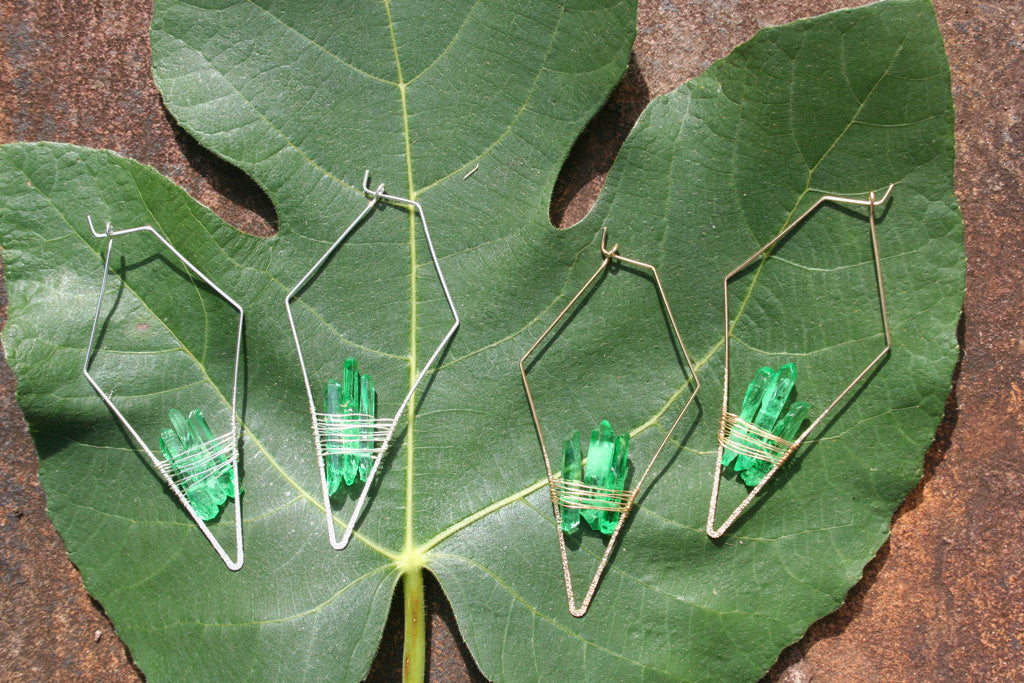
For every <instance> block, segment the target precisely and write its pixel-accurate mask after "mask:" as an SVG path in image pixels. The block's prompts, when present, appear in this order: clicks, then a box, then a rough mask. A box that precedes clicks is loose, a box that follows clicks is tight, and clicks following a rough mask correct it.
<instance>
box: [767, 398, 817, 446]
mask: <svg viewBox="0 0 1024 683" xmlns="http://www.w3.org/2000/svg"><path fill="white" fill-rule="evenodd" d="M810 410H811V406H810V404H808V403H804V402H803V401H797V402H796V403H793V404H792V405H790V406H789V410H787V411H786V414H785V415H783V416H782V417H780V418H779V421H778V422H777V423H776V425H775V429H773V430H772V433H773V434H777V435H778V436H779V437H780V438H782V439H785V440H786V441H792V440H793V439H795V438H796V434H797V432H799V431H800V426H801V425H803V423H804V420H806V419H807V413H809V412H810Z"/></svg>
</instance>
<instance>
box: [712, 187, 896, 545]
mask: <svg viewBox="0 0 1024 683" xmlns="http://www.w3.org/2000/svg"><path fill="white" fill-rule="evenodd" d="M895 186H896V183H890V184H889V187H888V188H887V189H886V190H885V194H883V195H882V197H881V198H876V197H875V193H874V192H873V191H872V192H869V193H868V198H867V199H853V198H851V197H838V196H835V195H823V196H821V197H819V198H818V200H817V201H816V202H814V203H813V204H811V206H810V207H809V208H808V209H807V210H806V211H804V212H803V213H802V214H800V215H799V216H798V217H797V218H796V219H795V220H793V221H792V222H790V223H789V225H787V226H786V227H784V228H783V229H782V231H781V232H779V234H778V235H776V236H775V237H774V238H772V240H771V241H770V242H768V243H767V244H766V245H764V246H763V247H761V248H760V249H758V250H757V251H756V252H754V254H753V255H752V256H750V257H749V258H748V259H747V260H746V261H744V262H743V263H741V264H740V265H738V266H736V267H735V268H733V270H732V271H731V272H730V273H729V274H728V275H726V276H725V278H723V279H722V290H723V292H724V297H725V332H724V335H723V339H724V346H725V350H724V353H725V359H724V362H725V371H724V372H723V387H722V420H723V424H724V421H725V419H726V417H725V416H726V415H727V414H729V335H730V333H729V280H730V279H731V278H732V277H733V276H735V275H736V274H737V273H739V272H741V271H743V270H744V269H745V268H746V267H747V266H749V265H750V264H751V263H753V262H754V261H756V260H757V259H758V258H760V257H761V255H762V254H765V253H767V252H769V251H771V250H772V249H773V248H774V247H775V245H776V244H778V243H779V242H780V241H781V240H782V239H783V238H784V237H785V236H786V235H788V234H789V233H790V232H792V231H793V230H794V229H796V227H797V226H798V225H800V223H802V222H803V221H804V220H805V219H806V218H807V217H808V216H810V215H811V214H812V213H814V211H815V210H817V208H818V207H819V206H821V205H822V204H824V203H825V202H832V203H836V204H854V205H857V206H866V207H868V229H869V231H870V234H871V253H872V256H873V258H874V264H875V280H876V282H877V284H878V299H879V303H880V304H881V309H882V329H883V331H884V332H885V348H883V349H882V351H881V353H879V354H878V355H877V356H875V358H874V360H872V361H871V362H870V363H868V365H867V367H865V368H864V369H863V370H861V372H860V374H858V375H857V376H856V377H854V378H853V381H852V382H850V384H849V385H847V387H846V388H845V389H843V390H842V391H841V392H840V393H839V395H838V396H836V398H835V400H833V401H832V403H830V404H829V405H828V407H826V408H825V410H823V411H822V412H821V414H820V415H818V417H817V418H816V419H815V420H814V421H813V422H811V425H810V426H809V427H808V428H807V429H805V430H804V431H803V432H801V433H800V435H799V436H798V437H797V438H796V440H794V441H793V443H792V444H791V445H790V446H789V448H788V449H787V450H786V451H785V452H784V453H783V454H782V456H781V457H780V458H779V459H778V461H777V462H775V463H774V466H773V467H772V469H771V470H770V471H769V472H768V473H767V474H766V475H765V476H764V478H763V479H761V481H760V482H758V484H757V486H755V487H754V488H753V489H752V490H751V491H750V493H748V494H747V497H746V498H744V499H743V502H741V503H740V504H739V505H738V506H737V507H736V509H735V510H733V511H732V513H731V514H730V515H729V517H728V518H727V519H726V520H725V522H723V523H722V525H721V526H720V527H718V528H717V529H716V528H715V517H716V513H717V511H718V489H719V484H720V483H721V477H722V450H723V447H724V444H723V443H722V440H721V437H719V444H718V457H717V459H716V460H715V478H714V480H713V484H712V488H711V502H710V504H709V505H708V523H707V527H706V531H707V535H708V536H710V537H711V538H719V537H720V536H722V534H724V533H725V532H726V531H727V530H728V529H729V527H730V526H732V524H733V522H735V521H736V519H737V518H738V517H739V516H740V515H741V514H743V511H744V510H746V509H747V506H748V505H750V503H751V501H753V500H754V498H755V497H757V494H758V493H760V492H761V489H762V488H764V486H765V484H767V483H768V482H769V481H770V480H771V478H772V477H773V476H775V473H776V472H777V471H778V470H779V468H780V467H782V465H784V464H785V462H786V460H788V459H789V457H790V456H791V455H792V454H793V453H794V452H795V451H796V450H797V449H798V448H799V447H800V444H802V443H803V442H804V439H806V438H807V435H808V434H810V433H811V432H812V431H813V430H814V428H815V427H817V426H818V424H819V423H820V422H821V421H822V420H823V419H824V418H825V416H826V415H828V414H829V413H830V412H832V409H833V408H835V407H836V405H837V404H838V403H839V402H840V401H842V400H843V399H844V398H845V397H846V395H847V394H849V393H850V391H852V390H853V388H854V387H855V386H856V385H857V384H858V383H859V382H860V381H861V380H862V379H864V377H865V376H866V375H867V374H868V373H869V372H871V370H872V369H873V368H874V367H875V366H876V365H878V364H879V363H880V362H881V360H882V359H883V358H885V356H886V355H888V354H889V352H890V350H891V349H892V335H891V334H890V332H889V313H888V309H887V308H886V305H885V285H884V284H883V283H882V259H881V257H880V256H879V254H878V234H877V231H876V229H875V207H876V206H881V205H882V204H884V203H885V202H886V201H887V200H888V199H889V195H890V194H891V193H892V190H893V188H894V187H895ZM751 457H756V456H751ZM760 459H763V458H760Z"/></svg>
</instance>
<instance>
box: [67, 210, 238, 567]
mask: <svg viewBox="0 0 1024 683" xmlns="http://www.w3.org/2000/svg"><path fill="white" fill-rule="evenodd" d="M87 220H88V221H89V230H90V231H91V232H92V234H93V237H101V238H102V237H105V238H107V255H106V258H105V259H104V261H103V279H102V280H101V282H100V295H99V299H98V300H97V301H96V315H95V316H94V317H93V321H92V331H91V332H90V333H89V345H88V347H87V348H86V350H85V362H84V364H83V365H82V374H84V375H85V378H86V379H87V380H89V384H91V385H92V387H93V389H95V390H96V393H98V394H99V395H100V398H102V399H103V402H104V403H106V404H107V407H108V408H110V410H111V411H112V412H113V413H114V416H115V417H117V420H118V421H119V422H120V423H121V424H122V425H123V426H124V428H125V429H127V430H128V433H129V434H131V435H132V438H133V439H135V442H136V443H137V444H138V445H139V446H140V447H141V448H142V450H144V451H145V452H146V455H147V456H148V457H149V460H150V462H151V463H152V464H153V467H154V468H155V469H156V470H157V472H159V473H160V476H161V478H162V479H163V480H164V482H165V483H166V484H167V485H168V486H169V487H170V489H171V490H172V491H173V492H174V494H175V495H176V496H177V497H178V500H179V501H180V502H181V504H182V505H183V506H184V507H185V509H186V510H187V511H188V513H189V515H191V516H192V519H193V520H195V522H196V524H198V525H199V529H200V530H201V531H202V532H203V535H204V536H206V540H208V541H209V542H210V544H211V545H212V546H213V549H214V550H216V551H217V554H218V555H219V556H220V558H221V559H222V560H223V561H224V564H226V565H227V567H228V569H231V570H232V571H237V570H239V569H241V567H242V564H243V562H244V561H245V555H244V549H243V546H242V499H241V491H240V489H239V484H238V480H239V477H238V439H239V434H238V417H237V416H238V413H237V412H236V410H235V406H236V403H237V398H238V366H239V361H240V358H241V353H242V329H243V326H244V324H245V311H243V310H242V307H241V305H239V303H238V302H237V301H235V300H234V299H232V298H231V297H230V296H228V294H227V292H225V291H224V290H223V289H221V288H220V287H218V286H217V285H216V284H215V283H214V282H213V281H212V280H210V278H208V277H207V276H206V275H205V274H204V273H203V272H202V271H201V270H199V269H198V268H196V267H195V265H193V264H192V262H191V261H189V260H188V259H187V258H185V257H184V256H183V255H182V253H181V252H180V251H178V250H177V249H175V248H174V246H173V245H172V244H171V243H170V242H168V241H167V240H166V239H165V238H164V236H163V235H161V234H160V233H158V232H157V231H156V230H154V229H153V228H152V226H149V225H143V226H140V227H137V228H127V229H124V230H114V229H113V226H111V224H110V222H109V221H108V222H107V224H106V229H105V230H104V231H103V232H97V231H96V228H95V227H94V226H93V223H92V217H91V216H89V217H87ZM133 232H150V233H152V234H153V235H154V236H155V237H156V238H157V239H158V240H159V241H160V243H161V244H163V245H164V246H165V247H166V248H167V249H168V250H169V251H170V252H171V253H172V254H174V255H175V256H176V257H178V259H179V260H180V261H181V263H182V264H183V265H184V266H185V267H186V268H187V269H188V270H189V271H190V272H192V273H194V274H195V275H197V276H198V277H199V278H200V279H201V280H202V281H203V282H205V283H206V284H207V285H208V286H209V287H210V288H211V289H213V291H215V292H216V293H217V294H219V295H220V296H221V297H223V298H224V300H225V301H227V302H228V303H229V304H230V305H231V306H232V307H233V308H234V309H235V310H237V311H238V338H237V340H236V341H235V368H234V383H233V385H232V387H231V431H230V432H228V433H227V434H225V435H224V436H222V437H219V438H218V439H217V440H216V442H218V443H220V442H221V440H226V441H227V442H228V443H229V444H230V451H231V456H230V457H229V458H228V461H229V462H230V466H231V468H232V472H233V474H234V477H233V479H234V487H235V491H234V500H235V503H234V508H235V559H233V560H232V559H231V558H230V557H229V556H228V554H227V552H226V551H225V550H224V548H223V546H222V545H221V544H220V542H219V541H218V540H217V539H216V538H215V537H214V535H213V534H212V533H211V532H210V528H209V527H208V526H207V525H206V522H205V521H204V520H203V519H202V518H201V517H200V516H199V514H198V513H197V512H196V510H195V508H194V507H192V503H190V502H189V500H188V497H187V496H186V495H185V490H184V489H183V488H182V486H181V481H180V480H179V477H178V476H177V475H175V474H174V473H173V470H172V469H171V468H169V467H168V464H167V461H166V460H165V459H163V458H158V457H157V456H156V454H154V453H153V451H152V450H150V448H149V446H147V445H146V442H145V441H144V440H143V439H142V437H141V436H139V433H138V432H137V431H136V430H135V428H134V427H133V426H132V424H131V422H129V421H128V418H126V417H125V416H124V414H123V413H121V411H120V410H119V409H118V407H117V406H116V405H114V400H113V397H112V396H111V395H110V394H108V393H107V392H105V391H104V390H103V388H102V387H100V385H99V383H98V382H97V381H96V379H95V378H94V377H93V376H92V375H91V374H89V365H90V364H91V363H92V357H93V345H94V343H95V340H96V328H97V327H98V324H99V319H100V311H101V310H102V309H103V297H104V295H105V294H106V291H107V276H108V275H109V273H110V254H111V251H112V250H113V247H114V238H115V237H119V236H121V235H128V234H131V233H133ZM218 448H219V447H218Z"/></svg>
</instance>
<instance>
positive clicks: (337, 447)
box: [284, 171, 459, 550]
mask: <svg viewBox="0 0 1024 683" xmlns="http://www.w3.org/2000/svg"><path fill="white" fill-rule="evenodd" d="M369 178H370V172H369V171H366V173H365V175H364V176H363V192H364V193H365V194H366V195H367V196H368V197H369V201H368V202H367V204H366V206H365V207H364V208H363V210H362V211H361V212H360V213H359V215H358V216H356V217H355V219H354V220H353V221H352V222H351V223H350V224H349V226H348V227H347V228H346V229H345V230H344V231H343V232H342V233H341V235H340V236H339V237H338V238H337V239H336V240H335V241H334V243H333V244H332V245H331V246H330V247H328V248H327V251H325V252H324V253H323V255H322V256H321V257H320V259H319V260H318V261H317V262H316V263H314V264H313V267H312V268H310V269H309V271H308V272H307V273H306V274H305V275H304V276H303V277H302V279H301V280H299V282H298V283H297V284H296V285H295V286H294V287H293V288H292V289H291V291H289V292H288V294H287V295H286V296H285V300H284V305H285V308H286V310H287V312H288V323H289V324H290V325H291V329H292V336H293V337H294V339H295V350H296V352H297V353H298V356H299V367H300V368H301V370H302V381H303V383H304V385H305V387H306V397H307V398H308V399H309V412H310V416H311V417H312V423H313V440H314V446H315V449H316V459H317V468H318V470H319V472H320V485H321V491H322V493H323V501H324V510H325V513H326V516H327V533H328V538H329V540H330V544H331V547H332V548H334V549H335V550H342V549H344V548H345V547H346V546H347V545H348V543H349V541H350V540H351V538H352V534H353V531H354V529H355V525H356V523H357V522H358V520H359V516H360V514H361V512H362V510H363V507H364V506H365V504H366V499H367V497H368V495H369V492H370V488H371V487H372V486H373V482H374V479H375V477H376V475H377V471H378V469H379V467H380V464H381V460H382V459H383V457H384V454H385V453H387V451H388V449H389V448H390V446H391V439H392V437H393V435H394V433H395V427H396V426H397V424H398V420H399V419H400V418H401V416H402V413H403V412H405V409H406V407H408V405H409V401H410V400H412V397H413V395H414V394H415V393H416V389H417V388H418V387H419V386H420V384H421V383H422V381H423V378H424V377H425V376H426V374H427V372H428V371H429V370H430V368H432V367H433V366H434V363H435V362H436V361H437V358H438V356H439V355H440V354H441V351H442V350H444V348H445V346H447V344H448V342H449V340H451V338H452V335H454V334H455V331H456V330H457V329H458V327H459V314H458V312H457V311H456V310H455V303H454V302H453V301H452V296H451V293H450V292H449V291H448V284H447V283H446V282H445V279H444V275H443V274H442V272H441V264H440V263H439V262H438V260H437V254H436V252H435V251H434V243H433V241H432V240H431V238H430V229H429V228H428V227H427V219H426V217H425V216H424V213H423V207H422V206H421V205H420V204H419V202H416V201H413V200H411V199H406V198H404V197H397V196H395V195H390V194H385V192H384V185H383V184H381V185H380V186H378V187H377V188H376V189H371V188H370V187H369V186H368V185H367V183H368V182H369ZM381 201H386V202H390V203H393V204H398V205H400V206H405V207H409V208H410V209H412V210H413V211H414V212H415V213H416V214H417V215H418V216H419V222H420V225H421V226H422V228H423V236H424V238H425V239H426V243H427V247H428V249H429V251H430V258H431V260H432V262H433V264H434V271H435V272H436V273H437V277H438V280H439V281H440V283H441V289H442V290H443V292H444V296H445V300H446V302H447V304H448V308H449V310H450V311H451V313H452V317H453V318H454V322H453V324H452V326H451V327H450V328H449V329H448V332H447V333H446V334H445V335H444V337H443V338H442V339H441V342H440V343H439V344H438V346H437V348H436V349H435V350H434V352H433V354H431V356H430V359H429V360H428V361H427V363H426V365H424V366H423V369H422V370H420V372H419V373H418V374H417V376H416V379H415V381H414V382H413V384H412V386H411V387H410V388H409V390H408V392H407V393H406V394H405V397H404V398H403V399H402V402H401V404H400V405H399V407H398V410H396V411H395V414H394V416H393V417H390V418H378V417H377V416H376V403H377V401H376V386H375V384H374V382H373V380H372V379H371V378H370V377H369V376H368V375H363V374H360V373H359V371H358V367H357V363H356V360H355V358H348V359H347V360H345V362H344V369H343V381H341V382H338V381H334V380H329V381H328V382H327V384H326V386H325V389H324V409H323V411H319V410H317V404H316V401H315V399H314V398H313V389H312V385H311V383H310V379H309V373H308V371H307V367H306V361H305V358H304V357H303V353H302V343H301V342H300V340H299V332H298V329H297V328H296V326H295V317H294V315H293V312H292V307H291V301H292V299H294V298H296V296H297V295H298V293H299V291H300V290H302V289H303V288H304V287H305V286H306V285H307V284H308V283H309V282H310V281H311V280H312V279H313V278H314V276H315V275H317V274H318V273H319V272H320V271H321V269H322V268H323V265H324V263H325V262H326V261H327V260H328V259H329V258H330V257H331V255H332V254H334V253H335V252H336V251H337V250H338V248H339V247H340V246H341V245H342V244H343V243H344V242H345V240H346V239H348V237H349V236H350V235H351V234H352V232H353V231H355V230H356V229H357V228H358V227H359V226H360V225H361V224H362V223H363V221H364V220H365V219H366V218H367V217H368V216H369V215H370V214H371V213H372V212H373V211H374V209H375V208H376V207H377V206H378V204H379V202H381ZM342 481H344V482H345V484H346V485H348V486H351V485H353V484H355V483H357V482H360V481H361V482H362V490H361V491H360V493H359V498H358V500H357V501H356V504H355V508H354V509H353V510H352V514H351V516H350V517H349V521H348V524H347V525H346V526H345V531H344V533H343V535H342V537H341V540H340V541H339V540H338V539H337V532H336V529H335V525H334V516H333V514H332V512H331V495H332V494H333V493H334V492H335V491H337V490H338V488H340V486H341V483H342Z"/></svg>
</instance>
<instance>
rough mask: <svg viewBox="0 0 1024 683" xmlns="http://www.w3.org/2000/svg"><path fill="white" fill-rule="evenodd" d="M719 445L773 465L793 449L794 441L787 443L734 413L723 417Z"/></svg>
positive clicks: (719, 430) (719, 431)
mask: <svg viewBox="0 0 1024 683" xmlns="http://www.w3.org/2000/svg"><path fill="white" fill-rule="evenodd" d="M718 445H719V446H721V447H723V448H727V449H729V450H730V451H733V452H734V453H739V454H740V455H745V456H747V457H748V458H754V459H756V460H764V461H765V462H770V463H772V464H773V465H774V464H775V463H777V462H778V461H779V460H780V459H781V458H782V457H783V456H784V455H785V454H786V453H788V452H789V449H791V448H793V442H792V441H786V440H785V439H783V438H781V437H779V436H776V435H775V434H772V433H771V432H769V431H766V430H764V429H761V428H760V427H757V426H755V425H752V424H751V423H749V422H747V421H746V420H741V419H740V418H739V416H738V415H734V414H733V413H725V414H724V415H722V422H721V425H720V426H719V428H718Z"/></svg>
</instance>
